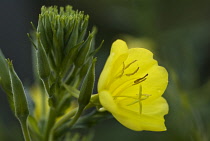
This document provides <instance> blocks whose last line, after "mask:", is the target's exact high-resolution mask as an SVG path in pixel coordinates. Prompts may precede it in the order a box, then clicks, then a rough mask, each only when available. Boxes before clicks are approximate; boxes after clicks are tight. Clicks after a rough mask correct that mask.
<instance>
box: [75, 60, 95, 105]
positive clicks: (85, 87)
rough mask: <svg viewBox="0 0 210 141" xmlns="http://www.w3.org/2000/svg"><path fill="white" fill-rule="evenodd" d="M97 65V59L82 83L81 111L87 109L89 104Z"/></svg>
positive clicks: (79, 99) (79, 100)
mask: <svg viewBox="0 0 210 141" xmlns="http://www.w3.org/2000/svg"><path fill="white" fill-rule="evenodd" d="M95 63H96V59H93V60H92V64H91V66H90V68H89V70H88V72H87V75H86V76H85V78H84V81H83V83H82V87H81V91H80V95H79V98H78V103H79V107H80V109H83V108H85V106H86V105H87V104H88V103H89V101H90V98H91V95H92V92H93V87H94V81H95Z"/></svg>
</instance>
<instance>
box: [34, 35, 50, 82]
mask: <svg viewBox="0 0 210 141" xmlns="http://www.w3.org/2000/svg"><path fill="white" fill-rule="evenodd" d="M37 38H38V50H37V68H38V74H39V76H40V78H41V79H42V80H46V79H47V78H48V77H49V75H50V72H51V71H50V65H49V62H48V58H47V54H46V52H45V50H44V47H43V45H42V43H41V41H40V34H37Z"/></svg>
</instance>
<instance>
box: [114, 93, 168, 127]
mask: <svg viewBox="0 0 210 141" xmlns="http://www.w3.org/2000/svg"><path fill="white" fill-rule="evenodd" d="M142 106H143V107H142V114H140V112H139V109H137V108H136V111H134V110H133V109H132V110H128V109H126V108H124V107H118V110H116V111H112V114H113V116H114V117H115V118H116V119H117V120H118V121H119V122H120V123H121V124H122V125H124V126H125V127H127V128H129V129H132V130H135V131H141V130H148V131H165V130H166V127H165V124H164V122H165V120H164V118H163V117H164V115H165V114H167V113H168V104H167V102H166V100H165V99H164V98H162V97H159V98H158V99H156V100H153V101H151V102H150V103H149V104H146V105H145V104H144V103H142Z"/></svg>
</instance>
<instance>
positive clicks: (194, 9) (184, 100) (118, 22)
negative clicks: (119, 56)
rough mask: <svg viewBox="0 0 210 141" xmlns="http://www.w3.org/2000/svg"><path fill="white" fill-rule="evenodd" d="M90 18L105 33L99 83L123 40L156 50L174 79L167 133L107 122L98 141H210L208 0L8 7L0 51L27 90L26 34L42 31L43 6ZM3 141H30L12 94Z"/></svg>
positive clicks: (3, 104)
mask: <svg viewBox="0 0 210 141" xmlns="http://www.w3.org/2000/svg"><path fill="white" fill-rule="evenodd" d="M67 4H70V5H72V6H73V7H74V9H78V10H82V11H85V13H86V14H89V15H90V27H91V26H93V25H96V26H97V28H98V34H97V40H96V41H97V43H98V44H99V43H100V41H101V40H102V39H104V40H105V43H104V46H103V48H102V49H101V50H100V52H99V53H98V54H97V57H98V62H97V68H96V70H97V78H98V77H99V74H100V72H101V70H102V68H103V64H104V63H105V60H106V58H107V56H108V54H109V50H110V46H111V43H112V42H113V41H114V40H116V39H118V38H121V39H124V40H126V41H127V42H128V45H129V46H130V47H138V46H139V47H144V48H149V49H150V50H152V51H153V52H154V58H155V59H157V60H158V62H159V64H160V65H162V66H164V67H165V68H166V69H167V70H168V72H169V85H168V88H167V91H166V92H165V94H164V97H165V98H166V99H167V101H168V103H169V106H170V112H169V114H168V115H166V116H165V118H166V126H167V128H168V130H167V131H166V132H148V131H143V132H134V131H131V130H129V129H127V128H125V127H123V126H122V125H120V124H119V123H118V122H117V121H116V120H114V119H110V120H106V121H103V122H101V123H100V124H98V125H97V126H95V127H94V128H93V129H94V130H95V138H94V141H107V140H109V141H118V140H120V141H154V140H156V141H208V140H210V134H209V133H210V122H209V117H210V110H209V108H210V79H209V78H210V77H209V76H210V38H209V37H210V1H208V0H200V1H197V0H176V1H175V0H171V1H168V0H95V1H94V0H54V1H52V0H18V1H17V0H1V2H0V18H1V19H0V31H1V33H0V48H1V49H2V51H3V53H4V54H5V56H6V57H9V58H11V59H12V60H13V62H14V66H15V69H16V72H17V73H18V75H19V76H20V78H21V79H22V81H23V82H24V83H25V85H26V86H30V85H31V84H33V77H32V74H33V72H32V64H31V44H30V41H29V40H28V38H27V35H26V33H28V32H30V31H31V29H32V28H31V25H30V22H31V21H32V22H33V23H34V24H35V25H37V19H38V14H39V13H40V8H41V6H42V5H46V6H50V5H58V6H65V5H67ZM0 112H1V115H0V140H1V141H14V140H15V141H19V140H23V137H22V133H21V129H20V125H19V123H18V121H17V120H16V119H15V118H14V116H13V115H12V113H11V111H10V109H9V105H8V102H7V99H6V95H5V94H4V93H3V92H2V91H0Z"/></svg>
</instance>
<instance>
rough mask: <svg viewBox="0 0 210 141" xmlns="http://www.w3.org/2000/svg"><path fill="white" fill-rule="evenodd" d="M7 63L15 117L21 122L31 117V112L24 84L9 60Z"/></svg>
mask: <svg viewBox="0 0 210 141" xmlns="http://www.w3.org/2000/svg"><path fill="white" fill-rule="evenodd" d="M7 62H8V65H9V75H10V78H11V87H12V93H13V100H14V106H15V115H16V117H17V118H18V119H19V120H22V119H26V118H27V117H28V115H29V110H28V103H27V99H26V94H25V91H24V88H23V84H22V82H21V80H20V78H19V77H18V76H17V74H16V72H15V70H14V68H13V64H12V62H11V61H10V60H9V59H8V60H7Z"/></svg>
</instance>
